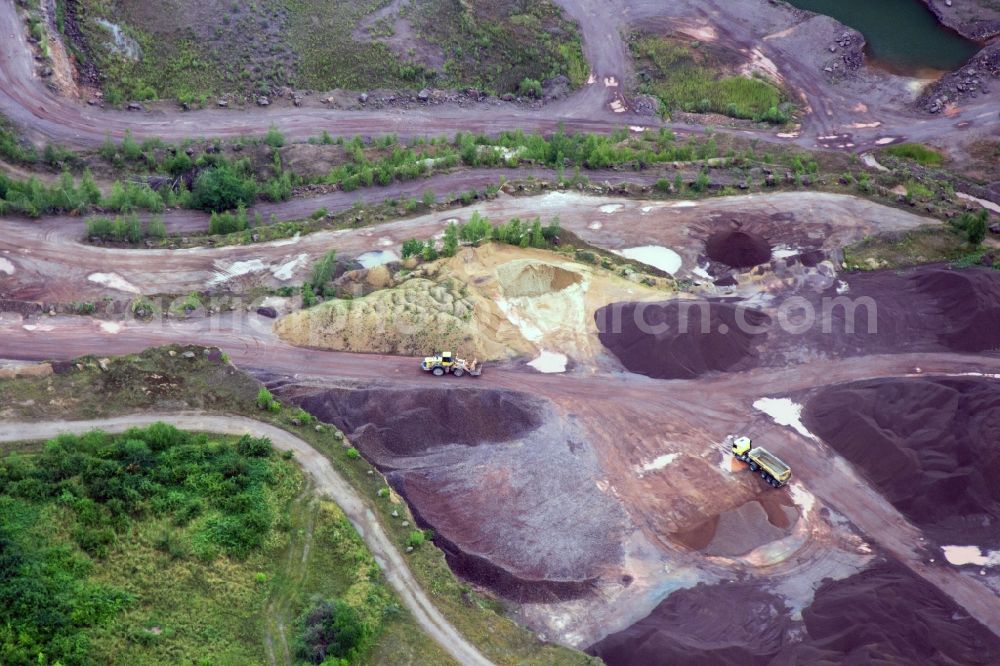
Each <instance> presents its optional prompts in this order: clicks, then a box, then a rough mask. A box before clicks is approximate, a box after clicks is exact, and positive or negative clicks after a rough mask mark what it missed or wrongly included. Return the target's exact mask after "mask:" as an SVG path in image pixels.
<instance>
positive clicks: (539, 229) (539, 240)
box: [403, 211, 561, 261]
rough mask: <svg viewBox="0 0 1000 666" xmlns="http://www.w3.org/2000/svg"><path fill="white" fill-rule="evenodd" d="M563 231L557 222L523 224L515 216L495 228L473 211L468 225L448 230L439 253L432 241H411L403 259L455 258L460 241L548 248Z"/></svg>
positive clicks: (459, 225) (453, 224) (458, 225)
mask: <svg viewBox="0 0 1000 666" xmlns="http://www.w3.org/2000/svg"><path fill="white" fill-rule="evenodd" d="M560 230H561V228H560V226H559V223H558V222H552V223H551V224H549V225H546V226H542V221H541V218H535V219H534V220H533V221H532V222H523V221H521V220H520V219H519V218H516V217H515V218H513V219H511V220H509V221H507V222H506V223H504V224H496V225H495V224H492V223H491V222H490V221H489V219H488V218H485V217H483V216H482V215H480V214H479V211H473V213H472V216H471V217H470V218H469V221H468V222H464V223H462V224H456V223H455V222H452V223H450V224H449V225H448V226H447V227H445V231H444V238H443V240H442V247H441V250H440V252H438V250H437V248H436V246H435V244H434V241H433V240H428V241H426V242H424V241H420V240H417V239H416V238H410V239H407V240H405V241H403V258H407V257H412V256H417V255H422V256H423V258H424V259H425V260H427V261H432V260H434V259H437V258H438V256H442V257H453V256H455V253H456V252H457V251H458V245H459V241H461V242H464V243H466V244H468V245H472V246H477V245H479V244H480V243H482V242H484V241H496V242H498V243H506V244H507V245H516V246H518V247H536V248H546V247H549V244H550V243H551V241H552V239H553V238H555V237H556V236H558V235H559V232H560Z"/></svg>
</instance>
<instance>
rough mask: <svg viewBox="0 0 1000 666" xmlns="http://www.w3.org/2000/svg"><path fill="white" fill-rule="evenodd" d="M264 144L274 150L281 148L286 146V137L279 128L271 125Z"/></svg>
mask: <svg viewBox="0 0 1000 666" xmlns="http://www.w3.org/2000/svg"><path fill="white" fill-rule="evenodd" d="M264 143H266V144H267V145H269V146H271V147H272V148H281V147H282V146H284V145H285V135H284V134H282V133H281V132H280V131H278V128H277V127H275V126H274V125H271V127H269V128H268V130H267V134H265V135H264Z"/></svg>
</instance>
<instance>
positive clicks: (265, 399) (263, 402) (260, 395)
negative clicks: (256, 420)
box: [257, 386, 274, 409]
mask: <svg viewBox="0 0 1000 666" xmlns="http://www.w3.org/2000/svg"><path fill="white" fill-rule="evenodd" d="M273 402H274V396H273V395H271V392H270V391H268V390H267V388H265V387H263V386H262V387H261V388H260V390H259V391H257V406H258V407H260V408H261V409H267V408H268V407H270V406H271V403H273Z"/></svg>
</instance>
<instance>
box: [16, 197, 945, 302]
mask: <svg viewBox="0 0 1000 666" xmlns="http://www.w3.org/2000/svg"><path fill="white" fill-rule="evenodd" d="M380 193H381V192H380ZM342 196H343V195H342V193H334V194H333V195H329V196H324V197H316V198H315V199H303V200H294V201H292V202H288V204H284V205H282V206H281V207H276V208H274V209H273V210H279V211H282V214H283V215H287V214H288V213H287V211H288V210H294V211H297V212H293V213H292V215H293V216H294V215H296V214H301V213H302V211H301V210H300V209H301V208H303V205H304V204H305V207H306V208H308V209H309V210H313V209H314V208H313V207H314V206H320V205H326V206H328V207H330V209H331V210H337V207H338V206H344V205H345V204H346V202H345V201H343V199H342ZM473 212H479V213H481V214H482V215H484V216H486V217H488V218H490V219H491V220H493V221H494V222H502V221H506V220H508V219H510V218H513V217H520V218H521V219H529V220H530V219H532V218H534V217H536V216H538V217H541V218H542V221H543V222H544V223H548V222H549V221H551V220H553V219H558V220H559V222H560V224H561V225H562V226H563V227H564V228H566V229H568V230H570V231H572V232H573V233H575V234H577V235H578V236H580V237H582V238H584V239H585V240H586V241H588V242H591V243H594V244H596V245H598V246H601V247H604V248H607V249H611V250H623V249H626V248H631V247H639V246H645V245H660V246H663V247H666V248H670V249H671V251H673V252H676V253H678V254H679V255H680V256H681V258H682V265H681V269H680V272H679V273H678V276H689V275H691V271H693V270H695V269H696V268H697V266H698V264H699V256H701V255H702V254H703V241H704V238H705V237H706V236H707V235H708V233H709V232H710V230H711V229H712V228H714V227H715V226H718V225H725V224H726V223H727V221H728V220H730V219H733V218H737V217H739V218H745V217H747V216H756V217H758V218H762V219H769V218H771V217H773V216H777V217H775V219H779V220H780V222H777V223H775V224H774V225H771V226H772V227H773V233H772V234H771V235H772V237H771V241H772V242H773V243H774V244H776V245H777V244H788V245H792V246H801V244H802V243H808V244H809V247H820V246H822V247H826V248H827V249H830V250H834V249H837V248H839V247H841V246H843V245H846V244H850V243H852V242H856V241H859V240H861V239H862V238H864V237H865V236H868V235H871V234H873V233H878V232H888V231H898V230H903V229H909V228H914V227H916V226H919V225H922V224H929V223H935V221H933V220H930V219H929V218H925V217H921V216H919V215H914V214H912V213H909V212H907V211H903V210H899V209H895V208H889V207H886V206H882V205H879V204H875V203H873V202H870V201H867V200H865V199H860V198H857V197H851V196H845V195H838V194H828V193H823V192H789V193H776V194H762V195H756V196H753V197H740V196H732V197H718V198H713V199H708V200H704V201H654V200H649V201H645V200H637V199H624V198H622V199H618V198H612V197H594V196H586V195H581V194H578V193H576V192H550V193H547V194H543V195H539V196H532V197H510V196H501V197H499V198H497V199H495V200H491V201H486V202H483V203H480V204H477V205H475V206H472V207H468V208H465V209H462V210H455V211H451V210H446V211H442V212H433V213H428V214H425V215H420V216H417V217H413V218H409V219H403V220H395V221H392V222H387V223H385V224H381V225H379V226H377V227H365V228H359V229H345V230H338V231H321V232H316V233H313V234H309V235H306V236H303V237H301V238H293V239H285V240H280V241H273V242H268V243H257V244H252V245H239V246H233V247H220V248H208V247H206V248H193V249H183V250H166V249H157V250H141V249H118V248H108V247H101V246H95V245H90V244H86V243H83V242H82V241H81V240H80V238H81V235H82V229H81V226H82V222H81V221H80V220H79V218H74V217H67V216H63V217H50V218H45V219H43V220H37V221H35V220H12V219H0V258H2V259H4V261H5V263H4V265H5V266H7V272H0V297H6V298H16V299H20V300H31V301H47V302H50V303H51V302H62V303H67V302H73V301H88V300H89V301H96V300H99V299H100V298H103V297H105V296H109V297H113V298H119V299H121V298H131V297H133V296H134V295H135V294H140V293H141V294H145V295H151V294H162V293H171V294H181V293H189V292H191V291H203V290H205V289H209V288H211V289H225V288H230V287H231V286H232V285H239V278H240V277H241V276H246V278H247V279H248V280H249V279H252V280H254V281H255V283H260V284H269V285H272V286H279V285H293V284H298V283H299V282H300V281H301V280H302V279H303V278H304V276H305V275H306V274H307V273H308V272H309V271H310V270H311V268H312V265H313V263H314V262H315V260H316V259H317V258H318V257H320V256H322V255H323V254H324V253H326V252H327V251H329V250H331V249H333V250H336V251H337V253H338V256H339V257H341V258H345V259H350V258H354V257H357V256H358V255H360V254H362V253H365V252H370V251H374V250H394V251H396V252H397V253H399V252H400V251H401V245H402V243H403V241H404V240H406V239H407V238H419V239H427V238H431V237H433V236H435V235H436V234H438V233H440V232H441V231H442V230H443V228H444V226H445V225H446V224H447V222H448V221H449V220H455V219H457V220H467V219H468V218H469V216H471V215H472V213H473ZM167 219H168V220H171V221H172V220H175V219H176V220H177V224H180V225H183V224H187V223H188V222H189V221H194V220H197V219H199V216H198V214H192V213H191V212H190V211H178V212H177V213H175V214H170V215H168V216H167ZM171 223H173V222H171ZM807 233H808V236H809V237H806V234H807ZM112 273H113V274H114V275H115V276H117V277H118V278H120V280H119V281H118V282H116V283H109V282H108V281H107V280H103V281H101V280H102V279H101V278H100V277H99V276H107V275H109V274H112ZM95 276H98V277H95Z"/></svg>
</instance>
